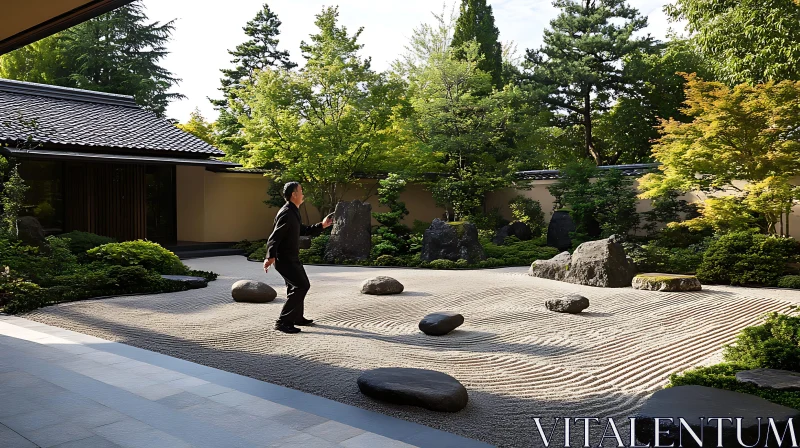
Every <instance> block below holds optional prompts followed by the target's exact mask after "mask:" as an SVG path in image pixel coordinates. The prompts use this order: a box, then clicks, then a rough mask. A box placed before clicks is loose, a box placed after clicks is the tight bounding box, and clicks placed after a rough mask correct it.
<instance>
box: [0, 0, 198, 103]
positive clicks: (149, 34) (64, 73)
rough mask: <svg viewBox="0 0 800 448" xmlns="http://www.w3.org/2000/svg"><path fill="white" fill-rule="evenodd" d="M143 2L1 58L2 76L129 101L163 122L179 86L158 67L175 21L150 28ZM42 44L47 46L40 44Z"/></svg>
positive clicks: (173, 78)
mask: <svg viewBox="0 0 800 448" xmlns="http://www.w3.org/2000/svg"><path fill="white" fill-rule="evenodd" d="M144 9H145V8H144V5H143V4H142V3H141V1H135V2H133V3H130V4H128V5H125V6H122V7H120V8H118V9H115V10H114V11H111V12H109V13H107V14H103V15H101V16H99V17H97V18H94V19H91V20H88V21H86V22H84V23H81V24H79V25H77V26H74V27H72V28H70V29H68V30H66V31H64V32H62V33H59V34H57V35H55V36H53V37H51V38H48V39H47V40H45V41H43V43H34V44H31V45H28V46H27V47H24V48H21V49H19V50H16V51H13V52H11V53H9V54H7V55H3V56H1V57H0V74H1V75H3V77H7V78H10V79H18V80H26V81H35V82H46V83H50V84H55V85H61V86H65V87H74V88H79V89H87V90H96V91H100V92H108V93H118V94H123V95H132V96H133V97H134V98H135V100H136V102H137V103H138V104H139V105H141V106H143V107H144V108H146V109H149V110H151V111H153V112H155V113H156V114H157V115H159V116H163V115H164V113H165V111H166V108H167V105H168V104H169V102H170V101H171V100H174V99H179V98H183V95H181V94H179V93H170V92H169V90H170V89H171V88H172V87H173V86H174V85H175V84H177V83H178V81H180V80H179V79H178V78H176V77H175V76H174V75H173V74H172V73H170V71H169V70H167V69H165V68H164V67H162V66H160V65H159V62H160V61H161V59H163V58H164V57H165V56H166V55H167V50H166V47H165V45H166V43H167V41H169V39H170V36H171V35H172V32H173V31H174V29H175V26H174V21H172V20H171V21H169V22H167V23H164V24H161V23H159V22H151V23H148V18H147V15H146V14H145V12H144ZM44 43H46V45H45V44H44Z"/></svg>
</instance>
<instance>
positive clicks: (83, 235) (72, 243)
mask: <svg viewBox="0 0 800 448" xmlns="http://www.w3.org/2000/svg"><path fill="white" fill-rule="evenodd" d="M58 237H59V238H61V239H65V240H69V243H68V244H69V251H70V252H72V254H73V255H75V256H76V257H78V259H82V258H88V257H89V255H88V254H87V253H86V252H87V251H88V250H89V249H94V248H95V247H97V246H102V245H104V244H109V243H116V242H117V241H116V240H115V239H114V238H109V237H107V236H101V235H96V234H94V233H89V232H79V231H77V230H75V231H72V232H67V233H62V234H61V235H59V236H58Z"/></svg>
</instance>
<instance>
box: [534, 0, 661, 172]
mask: <svg viewBox="0 0 800 448" xmlns="http://www.w3.org/2000/svg"><path fill="white" fill-rule="evenodd" d="M553 5H555V6H556V7H558V8H560V9H561V10H562V11H561V13H560V14H559V15H558V17H556V18H555V19H554V20H552V21H551V22H550V26H551V29H549V30H545V32H544V45H543V46H542V47H541V48H540V49H539V50H530V49H529V50H528V51H527V55H526V65H527V66H528V76H527V77H528V82H529V83H530V85H531V87H532V88H533V89H534V91H535V92H536V94H537V97H538V98H540V99H541V100H543V101H544V102H545V103H547V104H548V105H550V107H551V108H552V109H553V110H554V111H555V112H558V113H560V119H559V120H558V124H559V125H560V126H561V127H571V126H574V125H579V126H581V127H582V129H583V134H584V138H583V140H584V142H583V147H584V156H585V157H586V158H590V159H592V160H594V162H595V163H596V164H597V165H600V164H603V163H607V162H609V161H611V162H613V161H614V160H615V158H618V157H619V156H618V155H617V154H604V153H603V152H602V151H601V148H599V147H598V146H597V145H596V143H595V139H594V134H593V118H594V116H595V114H596V112H602V111H606V110H608V108H609V107H610V106H611V101H612V100H613V98H615V97H616V96H618V95H619V94H620V93H622V92H624V91H625V90H626V89H627V88H628V82H627V80H626V79H625V77H624V76H623V72H622V63H621V62H622V60H623V58H624V57H625V56H627V55H629V54H631V53H634V52H637V51H640V50H642V49H647V48H649V47H651V46H652V44H653V39H652V38H650V37H649V36H648V37H643V38H634V37H633V33H635V32H637V31H639V30H641V29H643V28H644V27H645V26H647V18H646V17H644V16H642V15H640V14H639V11H637V10H636V9H635V8H631V7H630V6H628V5H627V4H626V3H625V2H624V0H579V1H578V0H555V1H554V2H553Z"/></svg>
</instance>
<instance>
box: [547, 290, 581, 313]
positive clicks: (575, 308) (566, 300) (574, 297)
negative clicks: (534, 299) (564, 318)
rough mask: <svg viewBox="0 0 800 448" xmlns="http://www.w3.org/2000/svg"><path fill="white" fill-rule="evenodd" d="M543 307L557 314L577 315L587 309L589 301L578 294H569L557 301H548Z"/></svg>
mask: <svg viewBox="0 0 800 448" xmlns="http://www.w3.org/2000/svg"><path fill="white" fill-rule="evenodd" d="M544 306H545V308H547V309H548V310H550V311H555V312H557V313H569V314H578V313H580V312H581V311H583V310H585V309H586V308H589V299H587V298H586V297H583V296H581V295H578V294H569V295H566V296H564V297H560V298H557V299H549V300H547V301H546V302H545V303H544Z"/></svg>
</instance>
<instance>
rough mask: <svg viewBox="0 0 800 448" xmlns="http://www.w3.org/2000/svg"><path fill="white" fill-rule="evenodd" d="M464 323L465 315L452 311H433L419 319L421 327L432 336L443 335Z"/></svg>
mask: <svg viewBox="0 0 800 448" xmlns="http://www.w3.org/2000/svg"><path fill="white" fill-rule="evenodd" d="M463 323H464V316H462V315H461V314H458V313H453V312H450V311H444V312H441V313H431V314H428V315H427V316H425V317H423V318H422V320H421V321H419V329H420V330H421V331H422V332H423V333H425V334H427V335H430V336H442V335H445V334H447V333H450V332H451V331H453V330H455V329H456V328H458V327H459V326H461V324H463Z"/></svg>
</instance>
